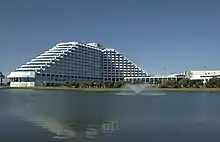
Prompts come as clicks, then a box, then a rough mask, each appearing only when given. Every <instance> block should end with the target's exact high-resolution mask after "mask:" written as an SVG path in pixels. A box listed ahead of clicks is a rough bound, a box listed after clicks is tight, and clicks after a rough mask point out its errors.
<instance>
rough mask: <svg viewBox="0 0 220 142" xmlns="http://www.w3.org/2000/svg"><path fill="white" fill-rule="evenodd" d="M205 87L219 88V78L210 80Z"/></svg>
mask: <svg viewBox="0 0 220 142" xmlns="http://www.w3.org/2000/svg"><path fill="white" fill-rule="evenodd" d="M206 87H209V88H216V87H218V88H219V87H220V78H212V79H210V80H209V81H208V82H207V83H206Z"/></svg>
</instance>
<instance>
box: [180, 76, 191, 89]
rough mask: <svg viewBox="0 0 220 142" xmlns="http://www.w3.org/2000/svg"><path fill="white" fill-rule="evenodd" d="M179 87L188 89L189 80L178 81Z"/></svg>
mask: <svg viewBox="0 0 220 142" xmlns="http://www.w3.org/2000/svg"><path fill="white" fill-rule="evenodd" d="M179 84H180V86H181V87H189V86H190V79H188V78H183V79H181V80H180V81H179Z"/></svg>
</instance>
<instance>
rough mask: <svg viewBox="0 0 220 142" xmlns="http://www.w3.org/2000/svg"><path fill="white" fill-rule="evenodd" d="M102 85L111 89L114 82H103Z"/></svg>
mask: <svg viewBox="0 0 220 142" xmlns="http://www.w3.org/2000/svg"><path fill="white" fill-rule="evenodd" d="M104 85H105V87H106V88H113V87H114V82H104Z"/></svg>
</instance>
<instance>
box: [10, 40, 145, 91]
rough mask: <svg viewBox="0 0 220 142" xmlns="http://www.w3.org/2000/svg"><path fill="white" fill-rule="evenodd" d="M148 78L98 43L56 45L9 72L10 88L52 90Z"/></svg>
mask: <svg viewBox="0 0 220 142" xmlns="http://www.w3.org/2000/svg"><path fill="white" fill-rule="evenodd" d="M147 75H148V74H147V72H145V71H144V70H143V69H141V68H140V67H139V66H137V65H136V64H134V63H133V62H132V61H131V60H129V59H128V58H126V57H125V56H124V55H123V54H121V53H119V52H117V51H116V50H114V49H107V48H104V47H103V46H102V45H100V44H98V43H88V44H84V43H80V42H66V43H59V44H57V45H55V46H54V47H52V48H51V49H49V50H48V51H46V52H45V53H43V54H41V55H39V56H37V57H36V58H34V59H32V60H31V61H29V62H27V63H26V64H25V65H22V66H21V67H20V68H17V69H16V70H15V71H13V72H11V73H10V74H9V75H8V76H7V78H8V79H9V80H10V86H11V87H31V86H42V85H44V86H56V85H62V84H64V83H66V82H102V81H113V82H116V81H120V80H123V79H124V78H125V77H146V76H147Z"/></svg>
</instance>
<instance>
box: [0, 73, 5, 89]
mask: <svg viewBox="0 0 220 142" xmlns="http://www.w3.org/2000/svg"><path fill="white" fill-rule="evenodd" d="M3 79H5V76H4V75H3V74H2V72H0V85H1V86H2V80H3Z"/></svg>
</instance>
